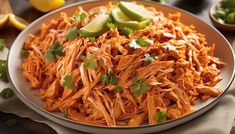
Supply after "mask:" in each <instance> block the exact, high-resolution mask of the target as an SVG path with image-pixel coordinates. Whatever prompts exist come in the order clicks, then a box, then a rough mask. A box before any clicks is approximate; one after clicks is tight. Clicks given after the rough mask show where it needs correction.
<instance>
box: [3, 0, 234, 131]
mask: <svg viewBox="0 0 235 134" xmlns="http://www.w3.org/2000/svg"><path fill="white" fill-rule="evenodd" d="M110 1H120V0H110ZM124 1H130V0H124ZM94 2H101V1H100V0H86V1H79V2H76V3H73V4H69V5H66V6H64V7H62V8H59V9H57V10H54V11H52V12H49V13H47V14H45V15H43V16H41V17H39V18H38V19H36V20H35V21H33V22H32V23H31V24H30V25H28V26H27V27H26V29H25V30H23V31H22V32H21V33H20V34H19V35H18V36H17V38H16V39H15V40H14V42H13V44H12V45H11V48H12V47H13V46H14V45H16V44H17V42H16V41H17V40H19V38H20V37H21V36H22V35H24V34H25V33H27V31H28V30H29V29H31V27H32V26H33V25H35V24H36V23H38V22H40V21H41V20H43V19H45V18H46V17H48V16H50V15H53V14H56V13H59V12H61V11H63V10H64V9H68V8H70V7H73V6H79V5H81V4H86V3H94ZM137 2H139V3H147V4H154V5H159V6H164V7H166V8H172V9H174V10H176V11H178V12H183V13H185V14H187V15H190V16H192V17H194V18H196V19H197V20H199V21H200V22H202V23H204V24H205V25H207V26H208V27H209V28H211V29H212V30H214V31H215V32H217V33H218V34H219V35H220V36H221V37H222V38H223V39H224V41H225V42H227V44H228V47H229V49H230V51H231V53H232V57H233V62H234V63H235V56H234V55H235V54H234V50H233V48H232V46H231V44H230V42H229V41H228V40H227V39H226V38H225V37H224V36H223V35H222V34H221V33H220V32H219V31H218V30H217V29H216V28H215V27H213V26H212V25H211V24H208V23H206V22H205V21H204V20H202V19H201V18H199V17H198V16H196V15H194V14H192V13H190V12H188V11H186V10H184V9H180V8H178V7H174V6H171V5H166V4H160V3H157V2H154V1H149V0H142V1H137ZM11 48H10V50H9V53H8V56H7V71H8V73H7V74H8V79H9V81H10V83H11V85H12V86H13V87H14V88H13V91H14V92H15V93H16V95H17V97H18V98H19V99H20V100H21V101H22V102H24V104H26V105H27V106H28V107H29V108H31V109H33V110H34V111H35V112H37V113H39V114H40V115H42V116H44V117H45V118H49V117H47V116H46V115H44V114H48V116H52V117H55V118H58V119H61V120H63V121H66V122H69V123H75V124H77V125H83V126H86V127H95V128H102V129H140V128H150V127H157V126H162V125H165V124H169V123H173V122H177V121H179V120H183V119H185V118H187V117H190V116H192V115H194V114H195V115H196V114H199V115H198V116H200V115H202V114H204V113H205V112H206V111H208V110H210V109H211V108H209V109H208V110H206V111H205V112H203V113H200V112H201V111H202V110H204V109H205V108H207V107H213V106H215V105H216V104H217V103H218V102H219V101H220V99H221V98H222V97H223V96H224V95H225V94H226V93H227V91H228V89H229V87H230V86H231V84H232V82H233V80H234V78H235V65H233V72H232V76H231V79H230V80H229V82H228V84H227V86H226V88H225V89H224V91H223V92H222V93H221V94H220V95H219V96H217V97H215V98H214V100H213V101H212V102H210V103H208V104H206V105H205V106H203V107H202V108H200V109H198V110H196V111H193V112H192V113H190V114H187V115H184V116H182V117H180V118H177V119H172V120H168V121H166V122H161V123H159V124H154V125H141V126H137V127H133V126H125V127H120V126H117V127H110V126H101V125H94V124H88V123H83V122H78V121H73V120H71V119H68V118H66V117H62V116H59V115H56V114H53V113H52V112H48V111H46V110H45V109H43V108H42V107H40V106H38V105H36V104H34V103H33V102H31V101H30V100H29V99H28V98H27V97H26V96H25V95H23V94H22V93H21V92H19V89H18V88H17V87H16V86H15V84H14V83H13V82H12V80H11V76H10V71H9V70H10V69H9V68H10V67H9V66H8V65H9V60H8V59H9V57H10V55H11V53H13V52H12V51H11V50H12V49H11ZM26 102H27V103H26ZM28 103H29V104H28ZM214 103H215V104H214ZM32 106H33V108H32ZM37 110H40V112H43V114H42V113H40V112H38V111H37ZM196 117H197V116H196ZM192 119H194V118H192ZM192 119H189V120H187V121H185V122H184V123H186V122H188V121H190V120H192ZM50 120H51V119H50ZM52 121H53V120H52ZM56 123H58V122H56ZM181 124H182V123H181Z"/></svg>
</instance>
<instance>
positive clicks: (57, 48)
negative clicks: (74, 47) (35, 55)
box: [45, 43, 64, 62]
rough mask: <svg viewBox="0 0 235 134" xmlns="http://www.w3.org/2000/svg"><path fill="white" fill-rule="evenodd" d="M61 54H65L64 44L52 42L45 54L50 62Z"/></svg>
mask: <svg viewBox="0 0 235 134" xmlns="http://www.w3.org/2000/svg"><path fill="white" fill-rule="evenodd" d="M59 56H64V52H63V46H61V45H60V44H58V43H55V44H52V45H51V46H50V48H49V49H48V50H47V52H46V54H45V57H46V59H47V60H48V61H49V62H51V61H53V60H55V59H56V58H57V57H59Z"/></svg>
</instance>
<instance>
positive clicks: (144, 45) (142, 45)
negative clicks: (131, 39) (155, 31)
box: [136, 38, 148, 47]
mask: <svg viewBox="0 0 235 134" xmlns="http://www.w3.org/2000/svg"><path fill="white" fill-rule="evenodd" d="M136 43H137V44H139V45H140V46H141V47H146V46H147V45H148V42H147V41H146V39H145V38H139V39H137V40H136Z"/></svg>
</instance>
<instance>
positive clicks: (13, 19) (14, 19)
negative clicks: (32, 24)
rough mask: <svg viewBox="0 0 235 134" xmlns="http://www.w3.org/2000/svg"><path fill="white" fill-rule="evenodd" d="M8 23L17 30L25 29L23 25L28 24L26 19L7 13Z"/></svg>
mask: <svg viewBox="0 0 235 134" xmlns="http://www.w3.org/2000/svg"><path fill="white" fill-rule="evenodd" d="M9 21H10V23H11V24H12V25H13V26H14V27H16V28H17V29H19V30H23V29H25V27H26V26H27V25H28V24H29V23H28V22H27V21H26V20H24V19H22V18H20V17H18V16H15V15H14V14H9Z"/></svg>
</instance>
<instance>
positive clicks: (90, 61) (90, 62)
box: [81, 54, 97, 70]
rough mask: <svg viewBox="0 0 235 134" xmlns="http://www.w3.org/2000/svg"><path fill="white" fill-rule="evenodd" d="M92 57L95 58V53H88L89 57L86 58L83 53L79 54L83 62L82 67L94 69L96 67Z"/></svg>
mask: <svg viewBox="0 0 235 134" xmlns="http://www.w3.org/2000/svg"><path fill="white" fill-rule="evenodd" d="M94 59H95V55H94V54H90V56H89V58H87V57H86V56H84V55H82V56H81V60H83V62H85V65H84V67H85V69H86V70H88V69H94V70H96V69H97V65H96V63H95V62H94Z"/></svg>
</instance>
